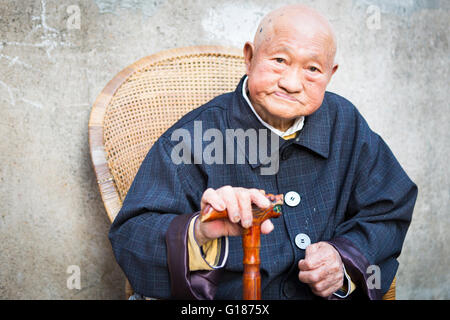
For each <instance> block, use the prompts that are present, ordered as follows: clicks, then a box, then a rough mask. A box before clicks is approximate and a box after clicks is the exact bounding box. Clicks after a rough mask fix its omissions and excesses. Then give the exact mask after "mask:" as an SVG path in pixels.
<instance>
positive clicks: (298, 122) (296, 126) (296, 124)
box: [242, 77, 305, 137]
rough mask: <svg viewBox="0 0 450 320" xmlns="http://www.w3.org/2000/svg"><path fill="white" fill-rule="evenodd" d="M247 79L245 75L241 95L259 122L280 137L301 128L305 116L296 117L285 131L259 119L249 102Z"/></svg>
mask: <svg viewBox="0 0 450 320" xmlns="http://www.w3.org/2000/svg"><path fill="white" fill-rule="evenodd" d="M247 80H248V77H245V79H244V83H243V84H242V95H243V96H244V99H245V101H247V103H248V105H249V107H250V109H252V111H253V113H254V114H255V116H256V117H257V118H258V120H259V121H261V123H262V124H263V125H264V126H265V127H266V128H268V129H269V130H270V131H272V132H273V133H275V134H277V135H279V136H280V137H285V136H289V135H291V134H293V133H295V132H297V131H300V130H302V128H303V124H304V121H305V117H304V116H301V117H299V118H297V119H296V120H295V122H294V124H293V125H292V126H291V127H290V128H289V129H287V130H286V131H285V132H283V131H280V130H278V129H277V128H274V127H272V126H271V125H270V124H268V123H267V122H265V121H264V120H263V119H261V117H260V116H259V115H258V113H256V110H255V108H253V105H252V103H251V102H250V99H249V98H248V96H247Z"/></svg>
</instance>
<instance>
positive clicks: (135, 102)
mask: <svg viewBox="0 0 450 320" xmlns="http://www.w3.org/2000/svg"><path fill="white" fill-rule="evenodd" d="M244 73H245V66H244V60H243V57H242V51H241V50H238V49H235V48H226V47H219V46H196V47H188V48H179V49H172V50H168V51H163V52H160V53H157V54H154V55H151V56H148V57H145V58H143V59H141V60H139V61H137V62H136V63H134V64H132V65H130V66H128V67H127V68H125V69H124V70H122V71H121V72H120V73H119V74H117V75H116V76H115V77H114V78H113V79H112V80H111V81H110V82H109V83H108V84H107V86H106V87H105V88H104V89H103V91H102V92H101V93H100V95H99V96H98V98H97V99H96V101H95V102H94V106H93V109H92V113H91V117H90V121H89V142H90V149H91V156H92V161H93V165H94V168H95V172H96V175H97V182H98V184H99V188H100V193H101V195H102V199H103V202H104V204H105V207H106V211H107V213H108V216H109V219H110V220H111V221H113V220H114V218H115V216H116V215H117V213H118V212H119V210H120V208H121V206H122V201H123V199H124V198H125V196H126V194H127V191H128V189H129V188H130V186H131V183H132V182H133V179H134V177H135V175H136V173H137V171H138V169H139V166H140V164H141V162H142V161H143V160H144V157H145V155H146V154H147V152H148V150H149V149H150V147H151V146H152V145H153V143H154V142H155V141H156V140H157V139H158V137H159V136H160V135H161V134H162V133H163V132H164V131H166V130H167V129H168V128H169V127H170V126H171V125H172V124H174V123H175V122H176V121H177V120H178V119H180V118H181V117H182V116H183V115H184V114H186V113H187V112H188V111H191V110H192V109H194V108H196V107H198V106H200V105H202V104H204V103H205V102H207V101H209V100H210V99H212V98H214V97H215V96H218V95H219V94H222V93H225V92H229V91H233V90H234V89H235V87H236V85H237V83H238V82H239V80H240V78H241V77H242V76H243V75H244Z"/></svg>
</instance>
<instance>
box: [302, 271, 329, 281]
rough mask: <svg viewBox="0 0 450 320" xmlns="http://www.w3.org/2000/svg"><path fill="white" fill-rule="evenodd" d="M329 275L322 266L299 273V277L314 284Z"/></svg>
mask: <svg viewBox="0 0 450 320" xmlns="http://www.w3.org/2000/svg"><path fill="white" fill-rule="evenodd" d="M327 276H328V273H327V272H326V270H325V268H324V267H321V268H318V269H313V270H307V271H300V272H299V274H298V279H299V280H300V281H301V282H303V283H307V284H314V283H318V282H320V281H323V280H325V279H326V278H327Z"/></svg>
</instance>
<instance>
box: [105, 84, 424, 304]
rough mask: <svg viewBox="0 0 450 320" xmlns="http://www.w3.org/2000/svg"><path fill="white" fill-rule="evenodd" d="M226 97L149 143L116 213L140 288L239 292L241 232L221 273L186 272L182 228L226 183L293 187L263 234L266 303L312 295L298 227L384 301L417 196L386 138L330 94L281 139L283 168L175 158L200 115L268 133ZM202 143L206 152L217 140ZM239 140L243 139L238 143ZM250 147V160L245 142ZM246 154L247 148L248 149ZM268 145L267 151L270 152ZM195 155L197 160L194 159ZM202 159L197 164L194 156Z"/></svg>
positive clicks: (278, 190)
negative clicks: (179, 134) (180, 134)
mask: <svg viewBox="0 0 450 320" xmlns="http://www.w3.org/2000/svg"><path fill="white" fill-rule="evenodd" d="M242 82H243V81H242V80H241V82H240V83H239V85H238V87H237V89H236V91H235V92H231V93H227V94H224V95H221V96H219V97H217V98H215V99H213V100H212V101H210V102H208V103H207V104H205V105H203V106H201V107H199V108H197V109H195V110H193V111H192V112H190V113H188V114H187V115H185V116H184V117H183V118H182V119H181V120H179V121H178V122H177V123H176V124H175V125H174V126H172V127H171V128H170V129H169V130H167V131H166V132H165V133H164V134H163V135H162V136H161V137H160V139H159V140H158V141H157V142H156V143H155V144H154V145H153V147H152V148H151V150H150V151H149V153H148V155H147V156H146V158H145V160H144V161H143V163H142V165H141V167H140V169H139V171H138V173H137V175H136V178H135V180H134V182H133V184H132V185H131V187H130V190H129V191H128V194H127V197H126V199H125V201H124V203H123V207H122V209H121V211H120V212H119V214H118V216H117V218H116V219H115V221H114V223H113V225H112V227H111V230H110V234H109V237H110V240H111V243H112V247H113V251H114V254H115V257H116V259H117V261H118V263H119V265H120V266H121V268H122V270H123V271H124V273H125V275H126V276H127V278H128V279H129V281H130V283H131V285H132V287H133V288H134V290H135V291H136V292H138V293H140V294H143V295H144V296H148V297H157V298H169V297H175V298H200V299H201V298H213V297H214V298H216V299H235V298H237V299H240V298H241V297H242V283H241V281H242V268H243V267H242V255H243V254H242V248H241V238H240V237H230V239H229V248H230V250H229V257H228V261H227V263H226V265H225V267H224V268H223V269H222V270H216V271H209V272H203V271H199V272H189V270H188V268H187V266H188V257H187V249H186V238H187V231H186V230H187V225H188V223H189V221H190V219H191V218H192V216H193V214H194V213H196V212H198V211H199V206H200V199H201V196H202V193H203V192H204V191H205V190H206V189H207V188H219V187H222V186H224V185H231V186H235V187H238V186H239V187H246V188H258V189H264V190H265V191H266V192H268V193H273V194H286V193H287V192H289V191H295V192H297V193H298V194H299V195H300V197H301V202H300V203H299V205H298V206H296V207H289V206H287V205H284V206H283V208H282V211H283V215H282V217H280V218H278V219H273V220H272V222H273V224H274V226H275V229H274V231H273V232H271V233H270V234H269V235H263V236H262V237H261V238H262V239H261V275H262V298H263V299H287V298H289V299H309V298H313V297H314V296H313V294H312V292H311V291H310V289H309V287H308V286H307V285H305V284H303V283H301V282H300V281H299V280H298V277H297V275H298V267H297V263H298V260H300V259H302V258H304V254H305V251H304V250H302V249H299V248H298V247H297V246H296V245H295V237H296V235H297V234H299V233H304V234H307V235H308V236H309V238H310V239H311V242H312V243H314V242H318V241H328V242H329V243H331V244H332V245H333V246H334V247H335V248H336V249H337V250H338V251H339V253H340V255H341V257H342V260H343V262H344V265H345V267H346V270H347V272H348V273H349V274H350V276H351V278H352V280H353V281H354V282H355V283H356V284H357V287H358V288H359V290H360V291H361V292H362V293H363V294H364V295H366V296H368V297H369V298H375V299H376V298H381V296H382V295H383V294H384V293H385V292H386V291H387V289H388V288H389V286H390V284H391V282H392V280H393V278H394V276H395V274H396V271H397V268H398V262H397V257H398V256H399V254H400V252H401V248H402V244H403V241H404V239H405V235H406V231H407V229H408V226H409V224H410V221H411V216H412V212H413V208H414V204H415V200H416V197H417V187H416V185H415V184H414V183H413V182H412V181H411V180H410V179H409V178H408V176H407V174H406V173H405V172H404V170H403V169H402V168H401V166H400V164H399V163H398V162H397V160H396V159H395V157H394V155H393V154H392V152H391V151H390V149H389V147H388V146H387V145H386V143H385V142H384V141H383V140H382V138H381V137H380V136H379V135H377V134H376V133H374V132H373V131H372V130H371V129H370V128H369V126H368V125H367V123H366V121H365V120H364V119H363V117H362V116H361V114H360V113H359V112H358V110H357V109H356V108H355V107H354V106H353V105H352V104H351V103H350V102H349V101H347V100H346V99H344V98H342V97H340V96H338V95H336V94H333V93H330V92H326V94H325V98H324V101H323V104H322V106H321V107H320V108H319V109H318V110H317V111H316V112H315V113H314V114H312V115H310V116H307V117H306V119H305V124H304V127H303V129H302V130H301V131H300V133H299V136H298V138H297V139H292V140H283V139H281V138H279V155H280V158H279V171H278V173H277V174H273V175H261V174H260V167H261V166H264V165H263V164H261V163H260V162H259V161H256V162H253V163H249V162H248V161H247V162H246V163H244V164H234V165H231V164H213V165H208V164H205V163H204V162H203V163H199V164H195V163H194V161H192V164H185V163H181V164H174V162H173V159H172V158H171V155H172V150H173V147H174V146H175V145H177V144H178V140H177V141H172V133H173V132H174V130H176V129H180V128H183V129H186V130H188V131H189V133H191V136H192V137H194V121H201V123H202V128H203V132H204V131H205V130H207V129H209V128H216V129H219V130H220V131H221V132H223V133H224V136H225V130H226V129H238V128H241V129H243V130H247V129H249V128H254V129H264V128H265V127H264V126H263V125H262V124H261V122H260V121H259V120H258V119H257V118H256V117H255V115H254V114H253V113H252V111H251V110H250V108H249V106H248V105H247V104H246V101H245V100H244V98H243V96H242ZM210 143H211V142H210V141H203V147H206V146H207V145H208V144H210ZM240 147H243V146H240ZM244 149H245V150H246V155H247V160H248V147H247V148H245V147H244ZM244 149H243V150H244ZM269 150H270V149H269ZM189 157H191V155H189ZM197 162H199V161H198V160H197ZM370 265H376V266H378V267H379V268H380V271H381V273H380V275H381V288H380V289H379V290H378V289H377V288H375V289H373V288H370V287H369V288H368V286H367V282H368V281H367V280H368V278H369V277H370V276H371V275H372V272H373V271H372V269H369V270H370V271H368V270H367V268H368V267H369V266H370Z"/></svg>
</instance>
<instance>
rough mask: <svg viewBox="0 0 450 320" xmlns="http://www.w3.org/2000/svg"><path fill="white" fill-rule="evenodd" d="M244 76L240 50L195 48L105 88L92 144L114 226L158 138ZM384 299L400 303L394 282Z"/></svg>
mask: <svg viewBox="0 0 450 320" xmlns="http://www.w3.org/2000/svg"><path fill="white" fill-rule="evenodd" d="M244 73H245V67H244V59H243V57H242V51H241V50H238V49H235V48H226V47H221V46H195V47H187V48H178V49H172V50H167V51H163V52H160V53H156V54H153V55H151V56H148V57H145V58H143V59H141V60H139V61H137V62H135V63H133V64H132V65H130V66H128V67H126V68H125V69H123V70H122V71H121V72H120V73H118V74H117V75H116V76H115V77H114V78H113V79H112V80H111V81H110V82H109V83H108V84H107V85H106V87H105V88H104V89H103V90H102V92H101V93H100V94H99V96H98V97H97V99H96V100H95V102H94V105H93V108H92V112H91V115H90V119H89V145H90V152H91V159H92V163H93V166H94V170H95V173H96V176H97V183H98V186H99V189H100V194H101V197H102V200H103V203H104V205H105V208H106V212H107V214H108V217H109V219H110V221H111V222H112V221H113V220H114V218H115V217H116V215H117V213H118V212H119V210H120V208H121V206H122V201H123V200H124V199H125V196H126V194H127V191H128V189H129V187H130V185H131V183H132V182H133V179H134V177H135V175H136V173H137V171H138V169H139V166H140V164H141V162H142V161H143V160H144V158H145V155H146V154H147V152H148V150H149V149H150V147H151V146H152V145H153V143H154V142H155V141H156V140H157V139H158V137H159V136H160V135H161V134H162V133H163V132H164V131H166V130H167V129H168V128H169V127H170V126H171V125H172V124H174V123H175V122H176V121H177V120H178V119H180V118H181V117H182V116H183V115H184V114H186V113H187V112H188V111H191V110H192V109H194V108H195V107H198V106H200V105H202V104H204V103H205V102H207V101H209V100H210V99H212V98H214V97H215V96H217V95H219V94H222V93H224V92H229V91H233V90H234V89H235V86H236V84H237V83H238V82H239V80H240V78H241V77H242V75H243V74H244ZM131 294H132V289H131V287H130V285H129V283H128V281H127V283H126V296H127V297H129V296H130V295H131ZM384 298H388V299H395V281H394V282H393V286H391V289H390V290H389V292H388V293H387V294H386V296H385V297H384Z"/></svg>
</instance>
